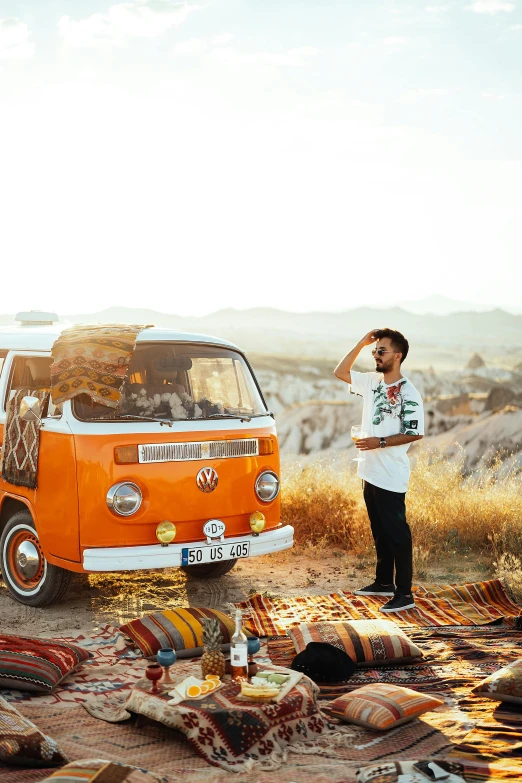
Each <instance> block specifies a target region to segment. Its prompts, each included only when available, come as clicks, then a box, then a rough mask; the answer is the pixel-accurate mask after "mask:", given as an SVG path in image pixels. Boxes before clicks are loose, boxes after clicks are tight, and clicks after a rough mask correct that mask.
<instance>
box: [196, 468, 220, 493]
mask: <svg viewBox="0 0 522 783" xmlns="http://www.w3.org/2000/svg"><path fill="white" fill-rule="evenodd" d="M218 480H219V479H218V474H217V473H216V471H215V470H214V468H201V470H200V471H199V473H198V475H197V476H196V484H197V485H198V488H199V489H200V490H201V491H202V492H213V491H214V490H215V488H216V487H217V485H218Z"/></svg>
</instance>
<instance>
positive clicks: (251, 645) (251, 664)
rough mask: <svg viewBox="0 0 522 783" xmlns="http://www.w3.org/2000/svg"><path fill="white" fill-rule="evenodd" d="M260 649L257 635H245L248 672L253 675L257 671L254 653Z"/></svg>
mask: <svg viewBox="0 0 522 783" xmlns="http://www.w3.org/2000/svg"><path fill="white" fill-rule="evenodd" d="M260 649H261V642H260V640H259V639H258V637H257V636H247V651H248V674H249V676H250V677H253V676H254V675H255V674H256V672H257V663H256V662H255V661H254V655H255V654H256V653H257V652H259V650H260Z"/></svg>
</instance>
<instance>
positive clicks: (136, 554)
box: [83, 525, 294, 571]
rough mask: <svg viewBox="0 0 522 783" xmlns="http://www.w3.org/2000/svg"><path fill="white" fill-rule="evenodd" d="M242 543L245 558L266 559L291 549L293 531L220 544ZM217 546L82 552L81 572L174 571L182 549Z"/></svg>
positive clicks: (195, 543) (287, 528) (192, 544)
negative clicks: (245, 545) (245, 547)
mask: <svg viewBox="0 0 522 783" xmlns="http://www.w3.org/2000/svg"><path fill="white" fill-rule="evenodd" d="M244 541H249V542H250V554H249V557H258V556H259V555H270V554H272V552H281V551H282V550H283V549H290V548H291V547H292V546H293V544H294V528H293V527H292V526H291V525H285V526H284V527H278V528H277V529H276V530H267V531H266V532H264V533H260V534H259V535H258V536H254V535H252V534H247V535H244V536H235V537H234V538H226V539H225V540H224V543H226V544H241V543H243V542H244ZM218 543H220V542H219V541H214V542H212V544H207V543H206V542H204V541H192V542H190V541H189V542H184V543H183V544H169V545H168V546H162V545H161V544H152V545H150V546H120V547H106V548H102V547H100V548H98V547H97V548H95V549H84V551H83V568H84V569H85V571H139V570H140V569H142V568H143V569H146V568H177V567H179V566H181V550H182V549H190V548H192V547H205V546H215V545H216V544H218ZM223 559H227V558H223ZM245 559H248V558H245ZM220 562H221V561H220Z"/></svg>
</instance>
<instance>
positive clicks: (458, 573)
mask: <svg viewBox="0 0 522 783" xmlns="http://www.w3.org/2000/svg"><path fill="white" fill-rule="evenodd" d="M371 578H372V568H371V566H370V565H369V564H365V563H361V562H357V561H356V560H354V559H353V558H348V557H346V556H345V555H344V554H343V553H341V552H337V553H326V552H324V551H314V550H307V549H302V548H301V549H293V550H290V551H287V552H281V553H279V554H276V555H268V556H266V557H256V558H252V559H251V560H247V561H243V562H240V563H238V564H237V565H236V566H235V568H234V569H233V570H232V571H231V572H230V573H229V574H227V575H226V576H224V577H222V578H221V579H211V580H201V579H191V578H189V577H187V576H186V575H185V574H184V573H183V572H182V571H181V570H178V569H165V570H161V571H140V572H130V573H111V574H91V575H75V576H74V577H73V580H72V582H71V585H70V588H69V591H68V593H67V595H66V597H65V599H64V600H62V601H61V602H60V603H58V604H55V605H53V606H49V607H47V608H45V609H33V608H31V607H27V606H23V605H22V604H19V603H18V602H17V601H14V600H13V599H12V598H11V596H10V594H9V593H8V591H7V590H6V588H5V586H4V584H3V583H2V582H0V618H1V621H0V630H1V631H2V632H4V633H18V634H23V635H26V636H37V635H41V636H47V637H52V636H77V635H79V633H84V634H86V635H89V634H90V633H91V632H93V631H94V630H96V629H98V628H99V627H100V626H103V625H120V624H122V623H124V622H126V621H128V620H132V619H134V618H136V617H139V616H141V615H143V614H146V613H147V612H151V611H155V610H161V609H168V608H169V607H175V606H208V607H213V608H216V609H223V610H226V609H227V608H228V607H227V605H228V604H230V603H234V602H236V601H242V600H244V599H245V598H248V596H249V595H250V594H251V593H253V592H265V591H266V592H268V593H270V594H272V595H279V596H293V595H304V594H308V595H321V594H325V593H333V592H336V591H339V590H350V589H356V588H357V587H361V586H362V585H364V584H367V583H368V581H371ZM484 578H487V574H486V572H485V570H484V568H483V567H482V566H480V564H468V563H467V561H463V560H459V559H454V560H452V561H446V562H445V563H443V564H436V565H435V566H433V567H432V568H431V569H430V572H429V573H428V574H427V575H426V578H425V579H424V580H423V581H425V582H459V581H460V582H462V581H475V580H480V579H484Z"/></svg>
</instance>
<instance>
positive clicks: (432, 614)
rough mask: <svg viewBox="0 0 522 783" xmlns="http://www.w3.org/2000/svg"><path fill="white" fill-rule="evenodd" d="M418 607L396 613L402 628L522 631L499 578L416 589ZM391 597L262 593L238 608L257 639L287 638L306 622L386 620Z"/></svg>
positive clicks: (520, 618)
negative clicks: (493, 626)
mask: <svg viewBox="0 0 522 783" xmlns="http://www.w3.org/2000/svg"><path fill="white" fill-rule="evenodd" d="M413 592H414V594H415V604H416V608H415V609H410V610H408V611H405V612H400V614H395V615H394V617H393V620H394V622H396V623H397V625H401V626H409V625H415V626H445V625H486V624H488V623H491V622H494V621H497V622H499V621H502V622H503V623H504V624H505V625H508V626H513V627H515V626H517V625H520V627H521V628H522V616H521V607H519V606H517V605H516V604H515V603H514V602H513V601H512V600H511V598H510V597H509V596H508V594H507V593H506V591H505V589H504V587H503V585H502V583H501V582H500V581H499V580H498V579H492V580H490V581H488V582H475V583H473V584H464V585H428V586H426V587H414V588H413ZM386 600H387V599H386V598H379V597H378V596H358V595H354V594H353V593H349V592H344V591H343V592H342V593H332V594H331V595H321V596H316V595H305V596H298V597H294V598H272V597H267V596H265V595H262V594H260V593H257V594H255V595H253V596H251V597H250V598H248V599H247V600H246V601H242V602H241V603H238V604H236V606H239V607H240V608H241V609H242V611H243V627H244V628H245V629H246V630H248V631H250V632H251V633H253V634H256V635H258V636H284V635H285V633H286V631H287V629H288V628H290V627H291V626H292V625H297V624H298V623H302V622H308V623H313V622H328V621H339V620H346V619H352V620H363V619H376V618H377V619H381V620H382V619H383V615H382V613H381V612H379V607H380V606H382V604H384V603H385V602H386Z"/></svg>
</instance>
